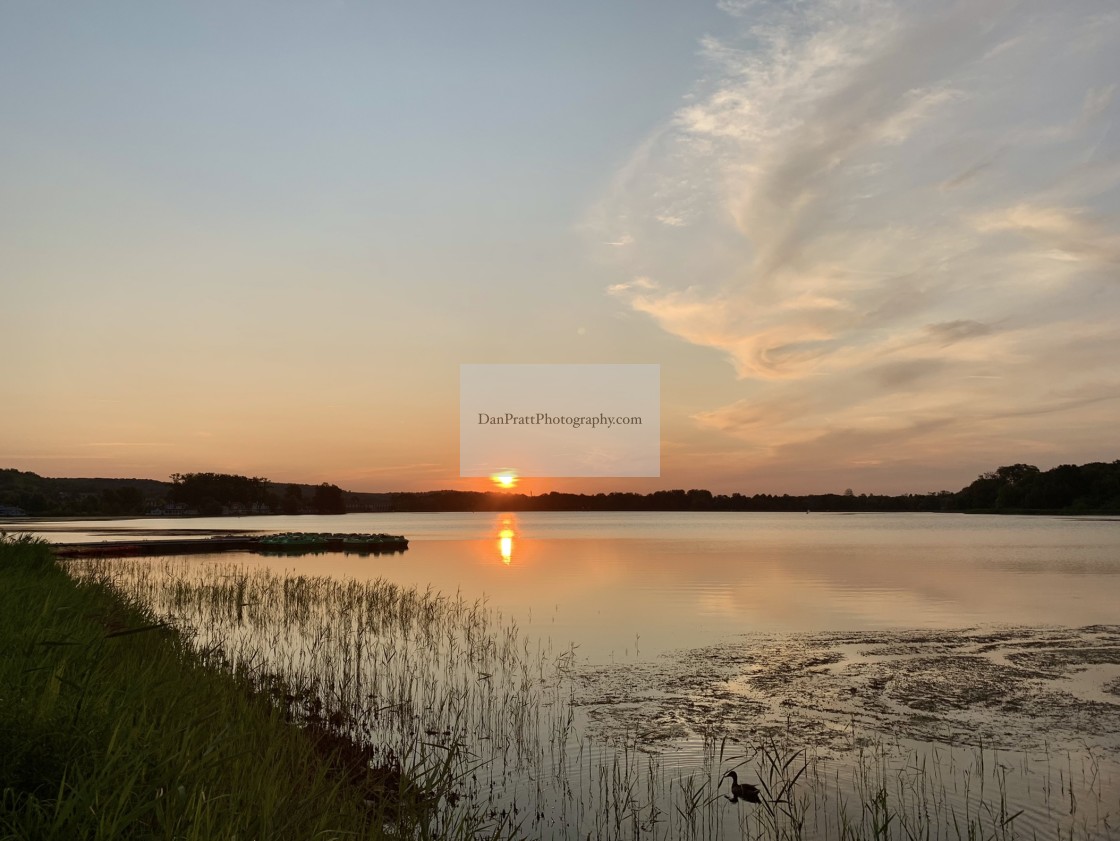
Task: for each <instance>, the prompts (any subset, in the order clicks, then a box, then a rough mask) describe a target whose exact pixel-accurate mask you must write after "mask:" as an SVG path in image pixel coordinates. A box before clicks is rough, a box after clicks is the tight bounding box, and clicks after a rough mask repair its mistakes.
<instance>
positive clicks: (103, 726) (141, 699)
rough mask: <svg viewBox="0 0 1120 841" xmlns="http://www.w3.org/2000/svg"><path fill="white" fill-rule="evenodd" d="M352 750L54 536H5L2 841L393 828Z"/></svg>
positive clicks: (0, 625) (353, 833)
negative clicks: (115, 586) (298, 722)
mask: <svg viewBox="0 0 1120 841" xmlns="http://www.w3.org/2000/svg"><path fill="white" fill-rule="evenodd" d="M341 753H344V751H342V752H340V753H339V754H336V753H334V749H333V748H332V747H331V746H330V745H326V746H324V744H323V743H322V742H321V741H320V742H319V743H318V744H317V743H316V739H315V733H314V731H313V730H312V729H309V728H305V727H298V726H295V725H293V724H291V723H289V722H287V721H285V718H284V712H283V711H282V710H280V709H278V708H277V706H276V705H275V704H272V703H269V702H268V701H267V700H266V699H265V698H264V697H262V696H261V695H260V694H258V693H254V692H252V691H251V686H250V680H249V678H248V677H246V676H243V675H238V674H236V673H232V672H229V671H222V670H219V669H214V668H209V667H206V666H204V665H203V664H202V662H200V659H199V657H198V655H197V654H195V653H193V652H192V651H191V649H190V648H189V647H188V646H187V645H186V643H185V642H184V640H183V639H182V638H181V637H180V635H179V634H178V633H177V632H175V631H174V630H172V629H170V628H167V627H166V626H164V625H162V624H160V623H159V622H157V621H156V619H155V618H154V616H153V615H152V614H151V613H149V612H148V611H147V610H146V609H144V608H142V607H140V606H138V605H135V604H128V603H126V602H125V601H123V600H122V597H121V596H119V595H118V594H116V593H113V592H111V591H110V590H108V589H107V588H106V587H105V586H103V585H101V584H98V583H89V582H85V583H79V582H76V581H74V580H73V579H71V578H70V577H69V576H68V575H67V574H66V573H65V572H64V571H63V570H62V569H60V568H59V567H58V566H57V565H56V563H55V561H54V558H53V556H52V554H51V551H50V549H49V547H48V546H47V545H46V544H43V543H39V542H35V541H32V540H23V539H11V538H7V537H2V536H0V789H2V795H0V839H9V838H21V839H55V838H57V839H66V840H67V841H70V839H78V838H85V839H122V838H166V839H206V840H207V841H209V839H274V838H276V839H286V838H292V839H312V838H321V839H328V838H379V837H383V836H384V835H385V826H386V823H385V820H384V812H383V811H382V812H381V813H379V812H378V808H379V807H375V806H373V805H370V803H369V802H367V797H368V796H369V791H368V789H366V788H363V786H362V785H357V784H355V783H354V781H353V779H352V777H350V776H348V774H347V773H343V772H341V770H340V769H342V768H343V767H345V764H346V763H345V761H344V759H343V757H342V756H341ZM379 802H382V803H383V802H384V801H383V800H381V801H379ZM418 824H419V825H421V826H422V824H423V822H422V821H420V822H418ZM412 829H413V830H414V829H415V827H412ZM402 834H414V833H413V832H403V831H402ZM420 834H423V832H422V830H421V833H420Z"/></svg>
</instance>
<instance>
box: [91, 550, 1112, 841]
mask: <svg viewBox="0 0 1120 841" xmlns="http://www.w3.org/2000/svg"><path fill="white" fill-rule="evenodd" d="M69 569H70V571H71V573H72V574H73V575H74V576H76V577H77V578H79V579H80V580H82V581H86V582H90V583H91V584H95V585H96V586H97V587H103V586H106V585H108V586H112V587H113V588H114V589H115V590H116V591H117V592H119V593H121V594H122V595H123V596H124V597H125V598H126V599H127V600H128V601H129V602H130V603H132V604H137V605H139V604H142V605H144V606H145V607H144V609H145V610H147V611H151V613H150V614H145V615H146V617H147V618H146V620H145V621H147V622H148V623H150V624H158V622H164V623H167V625H168V626H171V627H174V628H175V629H177V632H178V636H177V637H176V639H179V640H182V641H185V646H186V648H185V649H184V651H185V652H189V657H188V656H187V653H183V654H181V656H182V657H186V658H187V659H188V660H190V661H191V662H197V663H198V664H199V665H200V666H202V667H204V668H208V669H209V670H211V671H213V672H217V673H221V674H224V675H227V676H228V677H229V679H231V680H233V681H235V683H236V685H237V686H239V687H242V688H244V687H249V688H250V689H251V690H252V694H253V696H254V697H256V698H257V699H258V700H257V706H258V707H261V706H263V707H265V708H267V711H268V713H269V715H271V716H272V717H273V720H275V721H278V722H283V723H286V724H287V725H288V726H289V727H290V728H291V729H293V730H295V731H297V732H300V733H302V734H303V735H304V737H305V739H307V738H309V739H310V740H311V741H313V742H316V743H327V744H331V743H333V742H334V741H335V740H337V741H338V743H339V744H340V745H348V746H349V747H348V748H346V749H342V748H340V751H339V752H340V753H342V754H343V755H344V756H345V757H346V763H344V768H345V774H343V777H344V778H345V779H346V780H348V781H349V783H350V784H351V787H352V788H357V789H359V790H360V791H363V792H364V793H365V798H366V800H368V801H369V803H370V804H372V807H373V808H374V809H375V810H376V812H377V815H378V818H377V820H378V821H380V822H381V825H382V826H386V827H389V828H391V829H392V830H393V831H395V832H397V833H398V834H401V835H407V836H410V837H438V838H466V837H523V838H579V839H584V838H603V839H608V838H632V839H641V838H651V839H695V838H711V839H723V838H746V839H764V838H765V839H829V841H831V839H864V838H867V839H907V841H909V840H910V839H974V838H975V839H981V838H983V839H1010V838H1035V837H1039V838H1042V837H1046V838H1068V839H1074V838H1085V839H1090V838H1111V837H1113V833H1114V830H1113V829H1112V826H1113V825H1115V824H1116V823H1117V822H1118V821H1117V816H1118V815H1120V804H1118V802H1117V800H1118V797H1120V794H1118V792H1117V788H1116V785H1115V782H1116V781H1115V779H1114V777H1112V776H1110V774H1111V772H1110V771H1102V768H1104V767H1105V766H1103V765H1102V764H1101V763H1100V761H1099V759H1100V758H1099V757H1098V756H1097V755H1096V754H1094V753H1093V751H1092V750H1090V749H1086V750H1085V751H1077V752H1069V753H1065V754H1061V755H1058V754H1056V753H1055V754H1054V755H1052V756H1047V757H1044V758H1042V759H1040V758H1039V757H1037V756H1035V755H1031V756H1029V757H1028V756H1027V755H1025V754H1023V755H1017V754H1013V753H1006V752H1004V753H1001V752H998V751H993V750H991V749H990V748H987V747H986V746H984V745H976V746H964V747H955V748H951V747H947V746H946V747H939V746H937V745H934V744H926V745H913V744H903V743H899V742H897V741H896V742H892V741H891V740H889V739H887V738H883V737H880V738H878V739H874V740H872V741H870V743H869V742H868V741H867V740H866V739H864V738H862V737H861V738H860V739H856V737H855V734H853V745H854V747H853V750H852V751H851V753H850V754H848V755H846V756H842V757H835V756H824V755H818V754H817V753H816V752H815V751H814V750H813V749H812V748H811V746H807V745H805V744H804V743H799V739H798V736H797V731H796V729H793V728H791V729H790V730H789V732H788V733H786V734H782V735H779V736H776V735H774V734H770V735H768V736H765V737H763V736H759V737H758V738H754V739H745V740H738V741H736V740H732V739H731V738H729V737H728V736H727V735H725V734H724V732H723V731H721V729H720V726H719V722H712V723H711V726H710V727H709V728H708V730H707V731H706V732H705V733H703V734H697V735H696V736H695V737H694V738H692V739H689V740H685V741H684V742H679V741H678V742H660V743H650V742H649V741H648V740H643V739H641V738H639V737H637V736H636V735H635V734H634V733H630V732H625V731H623V732H615V733H613V734H606V735H604V734H600V735H599V736H597V737H596V738H592V737H591V736H590V735H589V730H590V728H589V727H588V724H589V722H588V719H587V710H586V709H584V708H583V707H581V705H580V702H579V700H578V693H577V684H578V680H579V667H578V666H577V664H576V657H575V652H574V651H573V650H571V649H567V650H560V651H554V650H553V649H552V648H551V647H550V644H549V643H547V642H534V641H533V640H532V638H531V637H529V636H528V635H526V634H525V633H523V632H522V630H521V629H520V628H519V626H518V624H517V622H516V621H514V620H513V619H512V618H510V617H508V616H503V614H502V613H501V611H499V610H497V609H495V608H493V607H492V606H490V605H488V604H487V603H486V602H485V601H483V600H475V601H471V600H467V599H464V598H463V597H461V596H460V595H455V596H446V595H443V594H440V593H437V592H435V591H433V590H431V589H429V590H417V589H411V588H404V587H399V586H397V585H394V584H391V583H389V582H386V581H383V580H373V581H354V580H343V579H335V578H326V577H312V576H303V575H297V574H294V573H293V574H278V573H273V572H269V571H267V570H264V569H261V568H255V567H251V566H243V565H240V564H238V563H231V562H229V561H227V560H222V561H217V562H215V561H210V560H197V559H192V560H176V559H159V560H131V559H130V560H113V561H106V560H83V561H71V562H69ZM137 636H138V637H143V636H144V634H143V633H141V634H138V635H137ZM208 708H210V709H212V708H213V707H212V705H211V706H210V707H208ZM223 726H224V723H223ZM861 744H862V745H863V746H862V747H859V745H861ZM262 767H265V766H262ZM1108 767H1109V768H1111V767H1114V766H1108ZM731 769H738V770H739V771H740V773H741V774H742V775H744V776H745V777H747V778H749V779H751V780H752V781H753V782H755V783H756V784H757V785H758V786H759V788H760V791H761V793H762V802H761V803H759V804H757V805H756V804H748V803H745V802H738V803H731V802H728V801H729V798H728V797H727V796H726V795H727V794H728V789H727V787H726V784H724V785H723V787H722V788H721V780H722V778H723V774H724V773H725V772H726V771H728V770H731ZM336 776H337V775H336ZM261 837H265V836H261ZM274 837H280V836H274ZM307 837H311V836H307Z"/></svg>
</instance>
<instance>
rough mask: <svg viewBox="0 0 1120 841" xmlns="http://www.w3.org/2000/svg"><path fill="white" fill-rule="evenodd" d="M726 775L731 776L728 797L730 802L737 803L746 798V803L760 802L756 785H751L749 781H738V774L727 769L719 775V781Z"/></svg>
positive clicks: (726, 776)
mask: <svg viewBox="0 0 1120 841" xmlns="http://www.w3.org/2000/svg"><path fill="white" fill-rule="evenodd" d="M728 777H730V778H731V797H730V798H729V799H730V800H731V802H732V803H737V802H738V801H739V800H746V801H747V802H748V803H761V802H762V800H760V799H759V796H758V786H755V785H752V784H751V783H741V782H739V775H738V774H736V773H735V772H734V771H728V772H727V773H726V774H724V775H723V776H722V777H720V782H723V781H724V780H725V779H727V778H728Z"/></svg>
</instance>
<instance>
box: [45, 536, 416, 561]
mask: <svg viewBox="0 0 1120 841" xmlns="http://www.w3.org/2000/svg"><path fill="white" fill-rule="evenodd" d="M407 548H408V540H407V539H406V538H404V537H401V536H399V535H395V534H330V533H325V532H286V533H284V534H264V535H261V534H239V535H218V536H215V537H210V538H182V537H180V538H174V539H169V540H159V539H157V540H107V541H103V542H101V543H58V544H55V546H54V551H55V554H56V555H58V556H59V557H61V558H121V557H137V556H149V555H201V554H207V555H209V554H214V553H217V552H257V553H260V554H264V555H304V554H312V553H318V552H348V553H354V554H359V555H382V554H390V553H393V552H403V551H405V550H406V549H407Z"/></svg>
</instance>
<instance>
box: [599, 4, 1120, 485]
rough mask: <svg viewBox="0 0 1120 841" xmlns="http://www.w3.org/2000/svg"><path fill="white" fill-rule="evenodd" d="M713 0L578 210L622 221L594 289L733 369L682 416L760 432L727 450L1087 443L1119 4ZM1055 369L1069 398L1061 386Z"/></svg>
mask: <svg viewBox="0 0 1120 841" xmlns="http://www.w3.org/2000/svg"><path fill="white" fill-rule="evenodd" d="M720 5H721V8H723V9H724V10H725V11H727V12H728V13H729V17H728V21H729V23H730V25H731V26H732V27H733V28H736V29H737V32H736V34H735V35H734V36H731V37H722V38H707V39H705V40H704V42H703V43H702V44H701V48H702V51H703V54H704V56H705V59H706V61H707V63H708V68H707V69H708V73H707V74H706V76H705V81H704V82H702V83H700V84H698V86H697V89H696V90H695V91H694V92H693V94H692V95H691V96H690V97H689V98H688V99H687V100H686V103H687V104H685V105H684V106H682V107H681V108H680V109H679V110H678V111H677V112H676V113H675V114H672V115H670V116H668V117H667V119H666V122H665V125H664V126H663V127H662V128H661V129H659V130H658V131H657V132H655V133H654V134H653V135H652V136H651V137H650V138H649V139H648V140H647V141H646V142H645V143H644V144H642V146H641V148H640V149H638V150H637V151H636V153H635V156H634V158H633V159H632V160H631V161H630V162H629V164H627V166H625V167H624V168H623V169H622V171H621V172H620V173H619V174H618V176H617V177H616V178H615V180H614V182H613V184H612V186H611V189H610V190H609V192H608V194H607V195H606V197H605V198H604V200H603V201H602V202H601V203H600V205H599V206H598V207H596V208H595V210H594V211H593V213H592V218H593V219H594V220H596V222H597V223H598V224H600V225H601V226H602V231H603V232H604V233H605V232H607V231H609V230H611V229H612V228H613V229H614V230H618V229H619V227H620V226H622V225H623V224H624V225H625V229H626V230H627V232H628V234H627V236H628V239H627V245H628V246H629V247H628V248H627V249H626V255H625V259H624V262H623V263H622V265H623V266H624V268H625V270H626V271H627V273H628V275H629V277H630V278H631V279H630V280H623V281H620V282H619V283H616V284H614V285H612V286H611V287H610V289H609V292H610V293H611V295H612V296H614V298H615V299H616V300H620V301H622V302H624V304H625V305H626V306H628V307H629V308H631V309H633V310H635V311H637V312H640V313H644V314H646V315H647V316H649V317H650V318H651V319H652V320H653V321H654V322H655V323H656V324H657V325H659V326H660V327H661V328H662V329H664V330H666V331H668V332H670V333H672V334H674V335H676V336H679V337H681V338H684V339H686V340H687V341H689V342H692V343H694V344H697V345H701V346H705V347H711V348H715V349H717V350H719V351H721V352H722V353H723V354H725V356H726V358H727V359H728V361H729V362H730V363H731V366H732V369H733V371H734V372H735V374H737V376H738V378H739V379H740V380H741V381H742V384H741V390H742V394H743V397H742V399H741V400H739V401H737V402H736V403H734V404H732V405H730V406H727V407H723V408H718V407H714V408H712V409H711V410H708V411H705V412H702V413H700V414H699V415H697V417H696V418H695V420H696V422H697V423H698V424H699V425H700V426H701V427H703V428H705V429H708V430H713V431H718V432H719V433H722V434H726V435H730V436H736V437H738V439H739V440H740V441H742V442H745V443H752V444H756V445H757V444H758V443H759V441H760V439H763V438H764V439H765V445H764V446H755V447H750V448H747V449H746V450H744V452H750V453H752V455H751V456H750V457H749V459H748V464H747V466H749V465H750V464H756V463H760V460H762V461H765V460H767V459H769V460H771V461H773V460H775V459H777V460H782V459H786V460H789V461H790V463H791V464H792V463H794V462H805V461H806V460H807V459H810V458H814V459H815V458H823V457H830V458H832V459H833V461H835V460H836V459H843V460H845V461H847V462H850V463H852V464H855V463H860V464H872V463H875V464H878V463H882V462H883V461H884V460H890V459H891V458H896V459H897V458H904V459H905V460H907V461H912V460H913V459H914V458H915V456H916V454H919V455H920V454H922V453H924V454H925V456H924V457H926V458H939V457H941V455H942V454H944V453H947V452H951V453H955V454H957V455H958V456H959V457H960V458H961V459H965V460H967V459H974V460H975V459H978V460H979V462H980V463H982V464H987V463H988V462H989V461H991V460H993V459H999V458H1001V457H1003V453H1002V452H1000V453H997V452H994V451H993V450H992V447H993V446H994V442H999V441H1000V440H1001V436H1002V438H1003V440H1004V442H1005V443H1006V445H1007V447H1008V448H1011V447H1014V446H1021V447H1023V448H1024V449H1026V450H1029V451H1032V452H1033V451H1044V452H1051V453H1053V454H1054V457H1055V458H1065V457H1067V455H1068V457H1070V458H1073V457H1074V455H1075V453H1073V452H1072V451H1069V447H1070V446H1075V447H1081V448H1082V450H1084V449H1086V448H1088V449H1089V450H1093V449H1094V447H1095V448H1096V450H1098V451H1100V453H1101V454H1103V452H1104V451H1105V450H1106V449H1107V445H1108V440H1109V439H1108V432H1107V430H1104V429H1102V430H1101V431H1100V433H1099V435H1098V436H1097V437H1096V438H1095V439H1094V436H1093V433H1092V427H1093V425H1094V424H1096V423H1099V421H1100V417H1101V415H1100V412H1101V411H1107V412H1113V413H1114V415H1115V413H1117V412H1118V411H1120V405H1118V404H1117V403H1116V402H1110V401H1113V400H1114V398H1117V397H1120V390H1118V387H1120V378H1117V377H1115V376H1112V375H1111V374H1110V372H1111V371H1112V369H1113V367H1114V362H1113V359H1112V354H1110V353H1108V352H1106V351H1105V347H1106V346H1107V345H1109V344H1111V345H1112V347H1113V350H1115V348H1116V347H1120V318H1117V317H1116V316H1117V315H1120V272H1118V269H1117V267H1118V265H1120V191H1118V185H1120V133H1118V132H1117V131H1116V129H1115V127H1114V124H1115V120H1116V117H1117V114H1118V108H1117V101H1116V99H1117V98H1116V84H1117V81H1118V79H1120V64H1118V63H1117V62H1116V60H1115V57H1114V56H1115V48H1116V45H1117V44H1120V15H1116V14H1104V15H1102V14H1100V13H1099V10H1100V8H1101V7H1100V5H1099V4H1097V3H1093V2H1089V0H1072V2H1069V3H1064V4H1060V5H1055V4H1052V3H1046V2H1040V1H1039V2H1030V1H1029V0H1024V2H1014V1H1013V0H980V2H961V3H957V4H951V5H947V4H929V3H920V2H906V3H900V2H888V1H887V0H799V2H795V3H788V2H777V0H774V2H765V0H723V2H721V4H720ZM601 235H602V234H601ZM608 235H609V234H608ZM633 278H638V279H640V280H641V282H638V281H637V280H634V279H633ZM1058 382H1060V383H1062V384H1063V386H1064V387H1083V388H1084V389H1085V390H1087V391H1088V392H1089V393H1088V394H1085V395H1082V396H1081V398H1079V400H1062V399H1060V397H1059V396H1058V395H1057V393H1056V391H1055V386H1054V383H1058ZM1045 407H1055V408H1053V409H1046V408H1045ZM1102 407H1103V408H1102ZM1010 418H1014V420H1010ZM1094 441H1095V443H1094ZM900 448H907V451H906V453H905V455H902V454H901V452H900ZM830 452H831V456H828V453H830ZM1008 452H1009V453H1010V449H1008ZM760 453H761V454H762V455H759V454H760ZM892 453H894V455H893V456H892V455H891V454H892ZM1081 454H1082V451H1078V452H1077V453H1076V455H1081ZM740 466H742V465H740Z"/></svg>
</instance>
